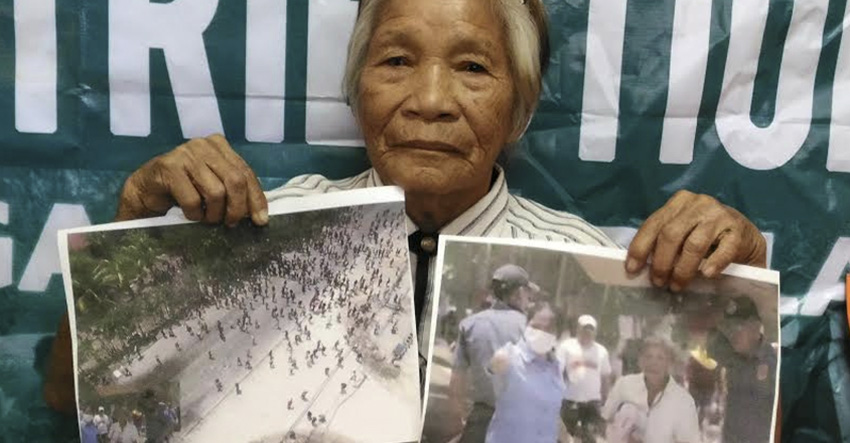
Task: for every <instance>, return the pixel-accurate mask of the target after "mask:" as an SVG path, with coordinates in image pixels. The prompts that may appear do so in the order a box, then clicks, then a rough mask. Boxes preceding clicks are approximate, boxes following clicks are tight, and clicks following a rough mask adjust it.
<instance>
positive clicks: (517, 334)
mask: <svg viewBox="0 0 850 443" xmlns="http://www.w3.org/2000/svg"><path fill="white" fill-rule="evenodd" d="M539 290H540V288H539V287H538V286H537V285H535V284H534V283H532V282H531V281H529V278H528V272H526V271H525V269H523V268H521V267H519V266H516V265H512V264H509V265H504V266H502V267H500V268H498V269H496V272H494V273H493V280H492V291H493V296H494V297H495V299H496V300H495V302H494V303H493V305H492V306H491V307H490V308H488V309H485V310H483V311H481V312H478V313H476V314H473V315H471V316H469V317H467V318H465V319H463V320H462V321H461V322H460V325H459V327H458V329H459V331H458V341H457V347H456V348H455V359H454V366H453V368H452V377H451V382H450V385H449V396H450V400H451V404H452V405H453V406H454V408H455V414H454V417H457V419H458V420H462V419H463V418H464V417H465V418H466V420H465V423H464V424H463V425H462V426H463V431H462V435H461V438H460V443H483V442H484V439H485V437H486V435H487V427H488V426H489V424H490V420H491V419H492V418H493V412H494V408H495V403H496V399H495V392H494V388H493V382H492V380H491V375H490V373H489V372H488V371H487V366H488V365H489V364H490V360H491V359H492V358H493V354H495V352H496V350H498V349H500V348H501V347H502V346H504V345H506V344H508V343H517V342H518V341H519V339H520V338H521V337H522V335H523V332H524V331H525V326H526V315H525V310H526V308H527V307H528V305H529V301H530V299H531V297H532V296H533V295H534V294H535V293H536V292H538V291H539ZM467 398H469V399H470V400H471V401H472V403H473V405H472V410H471V411H470V412H469V414H468V415H467V414H466V400H467Z"/></svg>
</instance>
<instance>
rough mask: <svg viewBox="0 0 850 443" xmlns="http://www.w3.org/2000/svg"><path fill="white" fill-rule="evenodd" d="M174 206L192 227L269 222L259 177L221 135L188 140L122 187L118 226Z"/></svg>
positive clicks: (160, 157)
mask: <svg viewBox="0 0 850 443" xmlns="http://www.w3.org/2000/svg"><path fill="white" fill-rule="evenodd" d="M175 204H176V205H177V206H179V207H180V209H182V210H183V213H184V214H185V215H186V218H188V219H189V220H192V221H203V222H205V223H210V224H216V223H222V222H224V224H225V225H227V226H231V227H233V226H236V225H237V224H238V223H239V222H240V221H242V219H244V218H249V217H250V218H251V221H253V222H254V224H256V225H258V226H264V225H266V224H268V221H269V215H268V202H267V201H266V197H265V194H263V190H262V188H261V187H260V182H259V181H258V180H257V176H256V175H255V174H254V171H252V170H251V168H250V167H249V166H248V164H247V163H245V160H243V159H242V158H241V157H240V156H239V155H238V154H237V153H236V152H235V151H234V150H233V148H231V147H230V144H229V143H228V142H227V140H225V138H224V137H223V136H221V135H212V136H210V137H207V138H197V139H193V140H190V141H188V142H186V143H184V144H182V145H180V146H178V147H176V148H175V149H173V150H172V151H170V152H168V153H166V154H163V155H160V156H158V157H154V158H153V159H152V160H150V161H149V162H147V163H145V164H144V165H142V167H140V168H139V169H138V170H136V171H135V172H134V173H133V174H132V175H131V176H130V178H128V179H127V181H126V182H125V183H124V189H123V190H122V191H121V197H120V200H119V204H118V214H117V215H116V220H119V221H122V220H133V219H138V218H146V217H155V216H160V215H163V214H165V213H166V212H167V211H168V210H169V209H171V208H172V207H173V206H174V205H175Z"/></svg>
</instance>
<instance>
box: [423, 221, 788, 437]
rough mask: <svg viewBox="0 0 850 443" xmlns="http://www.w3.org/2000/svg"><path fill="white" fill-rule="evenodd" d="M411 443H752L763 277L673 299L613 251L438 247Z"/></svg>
mask: <svg viewBox="0 0 850 443" xmlns="http://www.w3.org/2000/svg"><path fill="white" fill-rule="evenodd" d="M440 243H441V244H440V248H439V250H440V256H439V257H438V259H437V269H438V270H437V273H436V275H437V279H438V281H437V282H436V283H435V294H437V295H436V301H435V303H437V307H436V308H435V309H436V311H437V315H435V319H434V321H433V330H434V334H433V343H434V344H433V347H432V355H431V357H430V361H431V368H430V373H429V377H428V379H427V380H426V383H427V387H428V388H427V391H426V398H427V401H426V406H425V411H426V413H425V416H424V420H423V434H422V442H426V443H446V442H451V443H455V442H461V443H485V442H486V443H515V442H525V443H552V442H563V443H567V442H576V443H599V442H608V443H720V442H725V443H767V442H769V441H771V430H772V429H773V424H772V417H773V412H774V408H775V404H774V403H775V400H776V392H777V384H776V378H777V367H778V343H779V337H778V335H779V329H778V310H777V309H778V306H777V305H778V299H779V287H778V282H779V280H778V276H777V275H776V273H774V272H772V271H765V270H756V269H752V268H746V267H733V268H730V271H729V272H728V273H731V274H734V275H724V276H722V277H721V278H720V279H717V280H711V281H708V280H699V281H695V282H693V283H692V284H691V286H689V287H688V288H687V290H686V291H685V292H682V293H675V294H674V293H672V292H669V291H668V290H666V289H658V288H655V287H653V286H652V285H651V284H650V282H649V278H648V276H647V275H646V274H643V275H637V276H629V275H627V274H626V271H625V266H624V260H625V251H617V250H611V249H601V248H589V247H582V246H578V247H576V246H571V245H565V244H561V243H558V244H554V243H546V242H521V241H517V240H502V239H498V240H497V239H471V238H461V237H449V238H441V239H440Z"/></svg>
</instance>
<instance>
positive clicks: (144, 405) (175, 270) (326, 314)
mask: <svg viewBox="0 0 850 443" xmlns="http://www.w3.org/2000/svg"><path fill="white" fill-rule="evenodd" d="M404 220H405V219H404V206H403V203H401V202H390V203H377V204H369V205H362V206H349V207H337V208H328V209H321V210H312V211H304V212H299V213H288V214H282V215H274V216H272V217H271V218H270V223H269V226H268V227H265V228H257V227H254V226H250V225H249V224H247V223H246V224H244V225H240V226H239V227H237V228H234V229H227V228H224V227H210V226H206V225H201V224H178V225H163V226H145V227H137V228H129V229H117V230H115V229H113V230H97V231H95V230H93V231H91V232H78V233H70V234H68V236H67V250H68V270H69V271H70V272H69V275H70V278H71V281H72V291H71V292H72V293H73V295H72V297H73V300H72V302H70V301H69V306H73V309H74V320H73V323H74V324H75V329H74V330H75V343H76V344H75V346H76V351H77V362H76V372H77V386H78V407H79V417H80V427H81V435H82V438H83V441H84V442H85V443H88V442H89V441H92V442H94V441H97V442H103V441H107V442H120V443H137V442H157V443H159V442H203V443H206V442H237V441H240V442H248V441H251V442H285V443H289V442H307V441H312V442H340V443H343V442H344V443H348V442H352V443H355V442H363V443H366V442H384V443H399V442H405V441H412V440H415V438H416V432H417V430H418V423H419V418H420V415H421V414H420V402H421V398H420V381H419V380H420V379H419V363H418V361H419V359H418V353H417V348H416V345H415V343H416V335H415V331H414V319H413V296H412V287H411V280H410V272H409V270H410V267H409V259H408V253H407V241H406V237H407V235H406V232H405V227H404ZM86 438H90V439H91V440H86Z"/></svg>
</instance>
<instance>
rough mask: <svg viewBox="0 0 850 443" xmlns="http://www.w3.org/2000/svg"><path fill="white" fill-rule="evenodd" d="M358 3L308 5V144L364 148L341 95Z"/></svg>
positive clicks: (338, 0) (336, 0)
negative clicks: (342, 61)
mask: <svg viewBox="0 0 850 443" xmlns="http://www.w3.org/2000/svg"><path fill="white" fill-rule="evenodd" d="M357 4H358V3H357V2H353V1H351V0H314V1H311V2H310V19H309V21H308V33H307V34H308V37H307V110H306V114H307V115H306V119H307V128H306V132H305V136H306V138H307V143H311V144H322V145H337V146H363V141H362V136H361V134H360V129H359V128H358V126H357V123H356V121H355V120H354V116H353V115H352V114H351V110H350V109H349V107H348V105H347V104H346V103H345V99H343V97H342V94H341V85H342V79H343V74H344V70H345V64H344V63H340V60H345V59H346V56H347V49H348V39H349V37H350V36H351V30H352V29H353V28H354V21H355V18H356V17H357Z"/></svg>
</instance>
